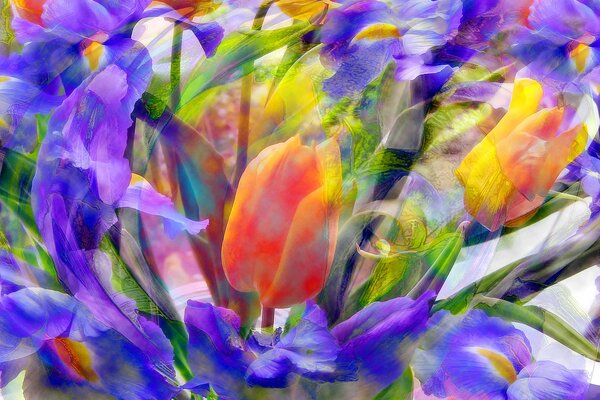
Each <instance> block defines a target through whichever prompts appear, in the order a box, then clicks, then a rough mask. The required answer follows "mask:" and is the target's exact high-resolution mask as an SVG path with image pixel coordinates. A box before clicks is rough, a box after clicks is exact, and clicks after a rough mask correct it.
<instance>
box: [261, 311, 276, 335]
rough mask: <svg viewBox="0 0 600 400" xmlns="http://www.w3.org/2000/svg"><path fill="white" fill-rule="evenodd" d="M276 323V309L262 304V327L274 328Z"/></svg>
mask: <svg viewBox="0 0 600 400" xmlns="http://www.w3.org/2000/svg"><path fill="white" fill-rule="evenodd" d="M274 323H275V309H274V308H270V307H265V306H262V316H261V324H260V326H261V328H263V329H273V324H274Z"/></svg>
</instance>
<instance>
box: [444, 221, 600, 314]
mask: <svg viewBox="0 0 600 400" xmlns="http://www.w3.org/2000/svg"><path fill="white" fill-rule="evenodd" d="M599 227H600V219H598V218H596V219H595V220H594V221H593V222H592V223H590V224H588V225H586V226H585V227H584V228H583V229H581V230H580V231H579V232H578V233H577V234H576V235H574V236H572V237H570V238H569V239H568V240H566V241H565V242H563V243H561V244H560V245H557V246H553V247H551V248H550V249H547V250H545V251H544V252H542V253H539V254H534V255H531V256H528V257H524V258H522V259H520V260H517V261H515V262H513V263H511V264H509V265H507V266H505V267H502V268H500V269H499V270H497V271H494V272H493V273H491V274H489V275H486V276H484V277H483V278H481V279H479V280H478V281H477V282H474V283H472V284H470V285H469V286H467V287H465V288H464V289H462V290H461V291H459V292H458V293H456V294H454V295H453V296H451V297H449V298H448V299H445V300H442V301H440V302H438V303H436V304H435V306H434V308H433V309H434V311H438V310H440V309H442V308H443V309H446V310H449V311H451V312H452V313H460V312H463V311H464V310H466V309H467V308H469V306H470V304H471V303H472V302H473V300H474V298H475V296H477V295H479V294H485V295H486V296H488V297H493V298H502V299H506V300H510V301H513V302H517V303H524V302H526V301H529V300H530V299H531V298H533V297H535V296H536V295H537V294H538V293H539V292H541V291H542V290H544V289H545V288H547V287H549V286H552V285H554V284H556V283H558V282H561V281H562V280H564V279H567V278H569V277H571V276H573V275H575V274H577V273H578V272H581V271H583V270H585V269H587V268H589V267H592V266H594V265H597V264H598V262H600V240H598V236H600V233H599V232H600V231H598V229H599Z"/></svg>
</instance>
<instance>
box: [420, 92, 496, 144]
mask: <svg viewBox="0 0 600 400" xmlns="http://www.w3.org/2000/svg"><path fill="white" fill-rule="evenodd" d="M491 114H492V107H491V106H490V105H489V104H487V103H480V104H477V103H452V104H447V105H442V106H440V107H439V108H438V109H437V110H435V111H434V112H432V113H431V114H429V115H428V116H427V119H426V121H425V143H424V149H427V150H430V149H432V148H437V147H440V146H442V145H444V144H445V143H448V142H451V141H452V140H455V139H456V138H457V137H459V136H461V135H462V134H464V133H465V132H467V131H468V130H469V129H471V128H473V127H474V126H476V125H477V124H479V123H480V122H482V121H484V120H485V119H486V118H488V117H489V116H490V115H491Z"/></svg>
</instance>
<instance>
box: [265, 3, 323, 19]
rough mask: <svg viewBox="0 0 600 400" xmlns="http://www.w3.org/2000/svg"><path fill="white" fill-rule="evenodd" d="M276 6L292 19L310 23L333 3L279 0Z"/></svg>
mask: <svg viewBox="0 0 600 400" xmlns="http://www.w3.org/2000/svg"><path fill="white" fill-rule="evenodd" d="M275 4H277V6H278V7H279V8H280V9H281V11H283V12H284V13H285V14H286V15H288V16H290V17H292V18H295V19H299V20H302V21H310V20H312V19H313V18H316V17H318V16H319V15H320V14H322V13H324V12H325V11H326V10H327V9H328V8H329V7H330V6H331V5H332V4H333V2H332V1H330V0H277V1H276V2H275Z"/></svg>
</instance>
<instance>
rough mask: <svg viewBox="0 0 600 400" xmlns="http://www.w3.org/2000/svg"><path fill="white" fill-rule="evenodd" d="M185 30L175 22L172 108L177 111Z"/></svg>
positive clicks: (172, 57) (172, 50) (172, 52)
mask: <svg viewBox="0 0 600 400" xmlns="http://www.w3.org/2000/svg"><path fill="white" fill-rule="evenodd" d="M182 41H183V28H182V27H181V26H180V25H179V24H178V23H177V22H175V24H174V25H173V45H172V47H171V107H172V108H173V109H174V110H175V109H177V105H178V104H179V100H180V98H181V88H180V87H179V86H180V83H181V44H182Z"/></svg>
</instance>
